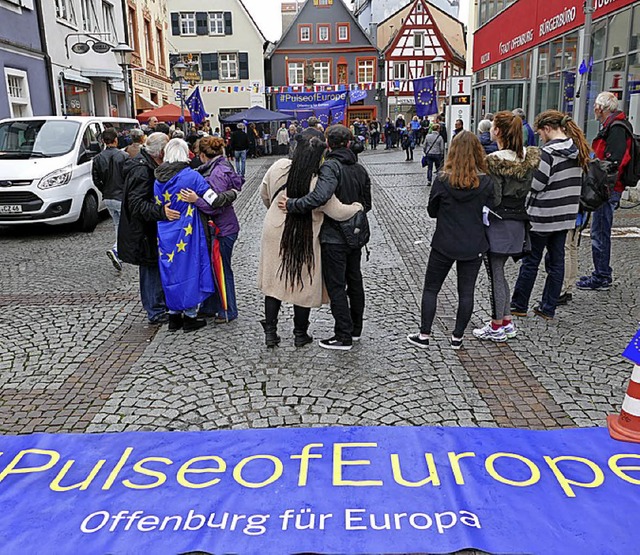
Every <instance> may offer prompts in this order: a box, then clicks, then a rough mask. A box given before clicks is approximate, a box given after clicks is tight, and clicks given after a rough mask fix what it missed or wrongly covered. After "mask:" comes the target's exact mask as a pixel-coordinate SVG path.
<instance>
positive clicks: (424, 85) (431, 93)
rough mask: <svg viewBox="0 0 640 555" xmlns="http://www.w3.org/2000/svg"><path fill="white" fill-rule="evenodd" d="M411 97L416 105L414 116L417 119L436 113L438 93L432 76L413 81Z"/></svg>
mask: <svg viewBox="0 0 640 555" xmlns="http://www.w3.org/2000/svg"><path fill="white" fill-rule="evenodd" d="M413 96H414V99H415V103H416V115H417V116H418V117H419V118H422V117H424V116H430V115H431V114H437V113H438V93H437V92H436V81H435V77H434V76H433V75H430V76H429V77H423V78H422V79H414V81H413Z"/></svg>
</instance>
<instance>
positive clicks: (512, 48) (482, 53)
mask: <svg viewBox="0 0 640 555" xmlns="http://www.w3.org/2000/svg"><path fill="white" fill-rule="evenodd" d="M634 1H637V0H596V2H595V13H594V19H596V20H597V19H598V18H600V17H603V16H605V15H608V14H610V13H611V12H614V11H616V10H619V9H621V8H624V7H625V6H628V5H630V4H633V3H634ZM582 25H584V10H583V1H582V0H518V1H517V2H515V3H514V4H512V5H511V6H510V7H509V8H507V9H506V10H504V11H503V12H502V13H501V14H500V15H498V16H496V17H495V18H493V19H492V20H491V21H489V22H488V23H487V24H486V25H484V26H483V27H481V28H480V29H478V30H477V31H476V32H475V34H474V47H473V71H474V72H475V71H479V70H481V69H484V68H485V67H488V66H490V65H493V64H495V63H497V62H501V61H503V60H506V59H507V58H510V57H511V56H514V55H516V54H520V53H522V52H526V51H527V50H529V49H530V48H532V47H534V46H537V45H538V44H542V43H544V42H547V41H548V40H551V39H553V38H555V37H558V36H560V35H563V34H564V33H567V32H569V31H571V30H573V29H577V28H579V27H581V26H582Z"/></svg>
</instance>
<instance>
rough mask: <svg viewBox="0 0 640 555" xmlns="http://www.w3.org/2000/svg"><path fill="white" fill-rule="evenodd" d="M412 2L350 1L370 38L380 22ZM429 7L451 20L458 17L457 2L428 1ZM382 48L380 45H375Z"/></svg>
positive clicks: (450, 0) (408, 0) (404, 0)
mask: <svg viewBox="0 0 640 555" xmlns="http://www.w3.org/2000/svg"><path fill="white" fill-rule="evenodd" d="M412 1H413V0H351V5H352V8H353V11H354V13H355V15H356V17H357V18H358V22H359V23H360V25H361V26H362V27H363V29H366V30H367V32H368V33H369V34H370V35H371V36H372V37H375V36H376V27H377V26H378V25H379V24H380V22H381V21H384V20H385V19H388V18H389V17H390V16H391V15H392V14H394V13H396V12H398V11H399V10H401V9H402V8H405V7H406V6H407V5H409V4H411V3H412ZM430 3H431V5H433V6H435V7H436V8H438V9H439V10H440V11H443V12H445V13H447V14H449V15H450V16H451V17H453V18H457V17H458V10H459V6H460V4H459V2H458V0H430ZM376 46H377V47H378V48H382V47H383V45H382V44H376Z"/></svg>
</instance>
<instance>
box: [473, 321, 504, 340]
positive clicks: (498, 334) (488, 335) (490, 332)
mask: <svg viewBox="0 0 640 555" xmlns="http://www.w3.org/2000/svg"><path fill="white" fill-rule="evenodd" d="M473 335H474V336H475V337H477V338H478V339H487V340H489V341H496V342H502V341H506V340H507V334H506V333H505V331H504V328H502V327H500V328H498V329H497V330H494V329H493V328H492V327H491V322H489V323H488V324H486V325H485V326H484V327H482V328H478V329H475V330H473Z"/></svg>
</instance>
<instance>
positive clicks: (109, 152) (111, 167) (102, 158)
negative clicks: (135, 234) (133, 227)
mask: <svg viewBox="0 0 640 555" xmlns="http://www.w3.org/2000/svg"><path fill="white" fill-rule="evenodd" d="M102 140H103V141H104V144H105V146H106V148H105V149H104V150H103V151H102V152H101V153H100V154H98V155H97V156H96V157H95V158H94V159H93V164H92V166H91V177H92V178H93V184H94V185H95V186H96V187H97V189H98V191H100V192H101V193H102V198H103V199H104V204H105V206H106V207H107V210H109V214H111V218H113V225H114V226H115V230H116V239H115V241H114V242H113V247H111V248H110V249H109V250H108V251H107V256H108V257H109V260H111V263H112V264H113V266H114V268H115V269H116V270H118V271H120V270H122V263H121V262H120V259H119V258H118V224H119V223H120V211H121V203H122V187H123V185H124V177H123V173H122V171H123V167H124V163H125V161H126V160H127V159H128V158H129V156H128V155H127V154H126V153H124V152H123V151H122V150H120V149H119V148H118V133H117V132H116V130H115V129H113V128H112V127H110V128H108V129H105V130H104V132H103V133H102Z"/></svg>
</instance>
